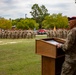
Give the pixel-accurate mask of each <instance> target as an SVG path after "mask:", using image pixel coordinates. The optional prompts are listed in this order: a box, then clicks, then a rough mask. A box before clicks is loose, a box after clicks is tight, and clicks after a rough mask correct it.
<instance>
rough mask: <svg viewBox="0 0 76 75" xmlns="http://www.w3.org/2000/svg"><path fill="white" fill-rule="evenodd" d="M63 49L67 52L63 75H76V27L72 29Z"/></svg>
mask: <svg viewBox="0 0 76 75" xmlns="http://www.w3.org/2000/svg"><path fill="white" fill-rule="evenodd" d="M61 48H62V49H63V51H65V61H64V63H63V65H62V72H61V75H76V73H75V72H76V27H74V28H73V29H71V31H70V32H69V34H68V36H67V39H66V42H65V44H63V45H62V46H61Z"/></svg>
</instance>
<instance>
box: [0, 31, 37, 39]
mask: <svg viewBox="0 0 76 75" xmlns="http://www.w3.org/2000/svg"><path fill="white" fill-rule="evenodd" d="M35 36H36V34H35V33H34V31H33V30H0V38H6V39H21V38H28V39H29V38H35Z"/></svg>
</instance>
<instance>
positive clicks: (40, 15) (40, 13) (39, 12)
mask: <svg viewBox="0 0 76 75" xmlns="http://www.w3.org/2000/svg"><path fill="white" fill-rule="evenodd" d="M31 9H32V11H31V12H30V13H31V15H32V16H33V18H34V19H35V20H36V22H37V23H39V28H42V21H43V20H44V18H45V16H47V15H49V13H48V10H47V9H46V7H45V6H44V5H42V6H40V7H39V6H38V4H34V5H33V6H32V8H31Z"/></svg>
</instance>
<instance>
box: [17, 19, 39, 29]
mask: <svg viewBox="0 0 76 75" xmlns="http://www.w3.org/2000/svg"><path fill="white" fill-rule="evenodd" d="M16 26H17V29H34V28H36V29H38V24H37V23H36V21H35V20H33V19H30V18H26V19H24V20H20V22H18V23H17V25H16Z"/></svg>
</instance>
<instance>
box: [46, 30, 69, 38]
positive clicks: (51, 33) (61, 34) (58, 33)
mask: <svg viewBox="0 0 76 75" xmlns="http://www.w3.org/2000/svg"><path fill="white" fill-rule="evenodd" d="M68 33H69V30H66V29H58V30H52V29H51V30H48V31H47V37H56V38H63V39H65V38H66V37H67V34H68Z"/></svg>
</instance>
